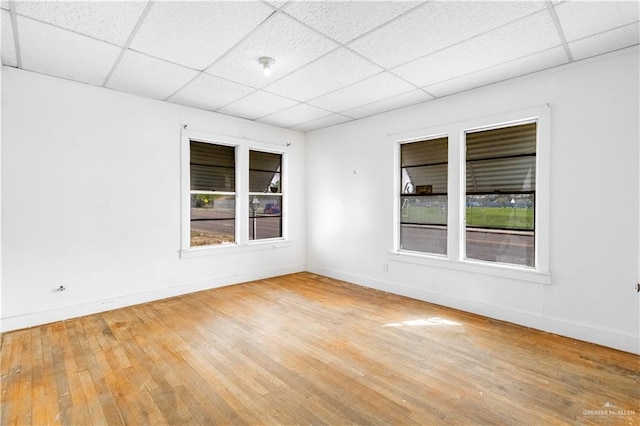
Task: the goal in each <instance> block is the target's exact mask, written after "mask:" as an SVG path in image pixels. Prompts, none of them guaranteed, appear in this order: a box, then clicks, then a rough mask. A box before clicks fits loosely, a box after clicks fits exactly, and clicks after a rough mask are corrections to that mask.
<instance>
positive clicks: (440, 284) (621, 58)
mask: <svg viewBox="0 0 640 426" xmlns="http://www.w3.org/2000/svg"><path fill="white" fill-rule="evenodd" d="M638 77H639V70H638V48H637V47H635V48H631V49H627V50H624V51H620V52H616V53H613V54H609V55H607V56H601V57H598V58H594V59H591V60H587V61H583V62H579V63H574V64H571V65H568V66H564V67H559V68H555V69H552V70H547V71H544V72H540V73H536V74H532V75H529V76H525V77H521V78H517V79H513V80H510V81H507V82H503V83H500V84H495V85H491V86H486V87H483V88H479V89H476V90H473V91H469V92H465V93H460V94H457V95H452V96H449V97H446V98H443V99H440V100H436V101H432V102H428V103H425V104H422V105H418V106H415V107H410V108H405V109H402V110H398V111H394V112H390V113H386V114H383V115H379V116H376V117H372V118H369V119H363V120H359V121H356V122H353V123H346V124H344V125H340V126H337V127H333V128H328V129H324V130H319V131H316V132H312V133H309V134H307V190H308V203H307V229H308V233H307V241H308V248H307V268H308V270H310V271H312V272H316V273H322V274H326V275H329V276H332V277H335V278H339V279H345V280H348V281H351V282H355V283H359V284H362V285H366V286H370V287H374V288H378V289H382V290H386V291H390V292H395V293H399V294H404V295H408V296H411V297H415V298H419V299H423V300H427V301H432V302H435V303H438V304H442V305H447V306H452V307H456V308H460V309H464V310H467V311H472V312H477V313H480V314H483V315H486V316H489V317H494V318H498V319H504V320H508V321H511V322H515V323H519V324H523V325H526V326H531V327H535V328H539V329H543V330H547V331H551V332H555V333H558V334H562V335H566V336H570V337H574V338H578V339H582V340H587V341H591V342H595V343H599V344H603V345H606V346H611V347H615V348H619V349H622V350H626V351H630V352H635V353H640V346H639V320H638V319H639V317H640V312H639V309H638V307H639V302H638V297H639V296H638V293H636V292H635V291H634V284H635V283H636V282H637V280H638V278H639V277H638V271H639V265H638V262H639V257H640V251H639V244H638V243H639V241H638V235H639V229H638V226H639V221H638V216H639V211H638V209H639V200H638V196H639V181H640V179H639V174H638V158H639V153H638V150H639V149H638V145H639V143H638V141H639V138H640V135H639V123H638V121H639V114H640V111H639V95H638V93H639V87H638V79H639V78H638ZM547 103H549V104H550V105H551V165H550V166H551V169H550V175H551V176H550V178H551V194H550V209H551V215H550V229H551V235H550V270H551V284H537V283H532V282H524V281H519V280H515V279H508V278H504V277H502V278H501V277H494V276H490V275H481V274H473V273H468V272H462V271H459V270H454V269H448V268H440V267H434V266H426V265H420V264H412V263H404V262H397V261H394V258H396V257H397V256H396V257H394V256H391V255H389V254H388V253H389V252H390V251H391V250H392V248H393V230H394V226H395V225H394V220H393V214H394V211H393V204H394V203H393V197H394V195H393V194H394V188H393V177H394V173H397V171H396V170H394V167H393V150H394V141H393V140H392V139H393V138H389V137H388V135H390V134H394V133H399V132H407V131H411V130H415V129H421V128H428V127H435V126H438V125H442V124H446V123H450V122H456V121H461V120H468V119H474V118H477V117H482V116H487V115H491V114H499V113H504V112H509V111H514V110H519V109H525V108H530V107H535V106H540V105H544V104H547ZM384 264H388V265H389V271H388V272H383V265H384ZM406 319H410V318H403V316H402V313H399V314H398V321H401V320H406Z"/></svg>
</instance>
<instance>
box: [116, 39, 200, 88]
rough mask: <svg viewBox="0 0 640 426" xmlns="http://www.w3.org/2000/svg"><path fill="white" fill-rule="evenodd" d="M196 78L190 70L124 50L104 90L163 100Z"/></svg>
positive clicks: (195, 73) (194, 72) (195, 72)
mask: <svg viewBox="0 0 640 426" xmlns="http://www.w3.org/2000/svg"><path fill="white" fill-rule="evenodd" d="M196 75H198V72H197V71H194V70H192V69H190V68H185V67H181V66H179V65H175V64H171V63H168V62H165V61H162V60H160V59H156V58H152V57H150V56H147V55H143V54H141V53H138V52H134V51H132V50H127V52H126V53H125V55H124V56H123V58H122V60H121V61H120V63H119V64H118V66H117V67H116V69H115V71H114V73H113V75H112V76H111V78H110V79H109V81H108V82H107V87H110V88H112V89H117V90H122V91H123V92H129V93H135V94H136V95H142V96H147V97H149V98H155V99H165V98H167V97H168V96H169V95H171V94H172V93H173V92H175V91H176V90H178V89H179V88H180V87H182V86H183V85H184V84H186V83H187V82H188V81H189V80H191V79H192V78H194V77H195V76H196Z"/></svg>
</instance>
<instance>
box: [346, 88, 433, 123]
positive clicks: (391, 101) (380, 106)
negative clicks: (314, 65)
mask: <svg viewBox="0 0 640 426" xmlns="http://www.w3.org/2000/svg"><path fill="white" fill-rule="evenodd" d="M431 99H433V96H430V95H428V94H427V93H425V92H423V91H422V90H420V89H415V90H412V91H410V92H407V93H402V94H400V95H396V96H391V97H389V98H386V99H382V100H379V101H377V102H372V103H370V104H367V105H363V106H361V107H358V108H353V109H350V110H347V111H344V112H343V114H344V115H347V116H349V117H353V118H363V117H368V116H370V115H375V114H380V113H382V112H386V111H391V110H394V109H398V108H403V107H407V106H410V105H415V104H419V103H421V102H426V101H429V100H431Z"/></svg>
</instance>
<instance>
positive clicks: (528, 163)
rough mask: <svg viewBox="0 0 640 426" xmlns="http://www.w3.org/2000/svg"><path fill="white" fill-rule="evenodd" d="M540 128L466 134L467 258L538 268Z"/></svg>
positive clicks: (512, 127) (522, 126) (534, 125)
mask: <svg viewBox="0 0 640 426" xmlns="http://www.w3.org/2000/svg"><path fill="white" fill-rule="evenodd" d="M536 130H537V129H536V123H535V122H534V123H527V124H521V125H516V126H510V127H503V128H497V129H490V130H482V131H469V132H466V133H465V135H466V137H465V139H466V159H465V163H466V203H465V219H466V221H465V238H466V247H465V249H466V252H465V253H466V255H465V257H466V258H467V259H475V260H484V261H492V262H499V263H507V264H516V265H524V266H535V204H536V190H535V189H536V140H537V134H536Z"/></svg>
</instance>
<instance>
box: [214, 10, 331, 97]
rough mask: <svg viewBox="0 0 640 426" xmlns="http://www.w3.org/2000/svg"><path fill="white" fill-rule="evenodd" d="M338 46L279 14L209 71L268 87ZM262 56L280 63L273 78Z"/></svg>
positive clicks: (273, 73)
mask: <svg viewBox="0 0 640 426" xmlns="http://www.w3.org/2000/svg"><path fill="white" fill-rule="evenodd" d="M336 47H338V45H337V44H336V43H334V42H332V41H330V40H328V39H327V38H325V37H323V36H321V35H320V34H318V33H316V32H314V31H312V30H310V29H309V28H307V27H305V26H304V25H302V24H300V23H298V22H296V21H295V20H293V19H291V18H290V17H288V16H286V15H282V14H276V15H274V16H273V17H271V18H270V19H268V20H267V21H266V22H265V23H264V24H263V25H261V26H260V28H258V29H257V30H256V31H255V32H253V33H252V34H251V35H250V36H249V37H247V38H246V39H245V40H243V41H242V43H241V44H240V45H239V46H237V47H236V48H234V49H233V51H231V52H230V53H229V54H228V55H226V56H225V57H223V58H222V59H220V60H219V61H217V62H216V63H215V64H214V65H213V66H212V67H210V68H209V69H207V72H208V73H210V74H213V75H217V76H220V77H224V78H227V79H230V80H234V81H238V82H240V83H244V84H248V85H250V86H253V87H264V86H265V85H267V84H269V83H271V82H273V81H275V80H277V79H278V78H280V77H283V76H285V75H286V74H289V73H290V72H292V71H294V70H295V69H297V68H299V67H301V66H303V65H305V64H306V63H308V62H310V61H312V60H314V59H316V58H318V57H320V56H321V55H324V54H325V53H327V52H329V51H330V50H333V49H335V48H336ZM261 56H270V57H272V58H274V59H275V61H276V62H275V64H274V66H273V67H272V73H271V76H269V77H265V75H264V74H263V72H262V66H261V65H260V64H259V63H258V58H259V57H261Z"/></svg>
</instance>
